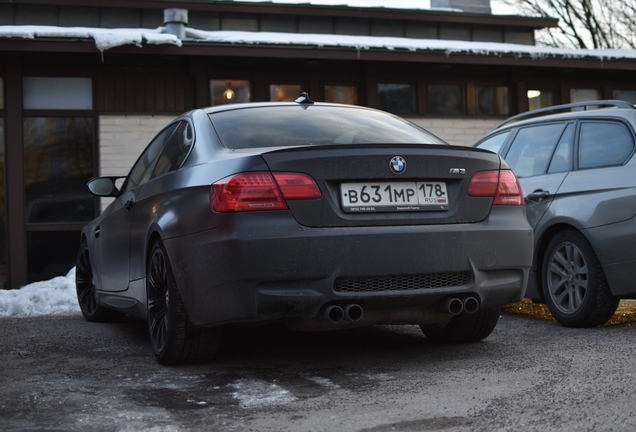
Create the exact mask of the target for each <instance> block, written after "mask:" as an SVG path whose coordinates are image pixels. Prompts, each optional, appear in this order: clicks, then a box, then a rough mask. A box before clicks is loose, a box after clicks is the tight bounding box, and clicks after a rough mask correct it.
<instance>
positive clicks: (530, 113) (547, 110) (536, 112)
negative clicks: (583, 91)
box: [493, 100, 636, 130]
mask: <svg viewBox="0 0 636 432" xmlns="http://www.w3.org/2000/svg"><path fill="white" fill-rule="evenodd" d="M591 106H611V107H614V108H630V109H636V107H634V105H632V104H630V103H628V102H624V101H619V100H600V101H587V102H575V103H569V104H564V105H555V106H551V107H546V108H540V109H538V110H534V111H528V112H524V113H521V114H517V115H516V116H512V117H510V118H509V119H506V120H504V121H503V122H501V123H499V124H498V125H497V126H495V128H494V129H493V130H497V129H499V128H500V127H502V126H503V125H506V124H508V123H511V122H514V121H518V120H521V119H525V118H528V117H534V116H536V115H539V114H544V113H550V112H554V111H560V110H563V109H567V108H577V107H578V108H579V111H585V110H587V109H588V107H591Z"/></svg>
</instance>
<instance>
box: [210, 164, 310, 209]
mask: <svg viewBox="0 0 636 432" xmlns="http://www.w3.org/2000/svg"><path fill="white" fill-rule="evenodd" d="M321 196H322V194H321V193H320V189H318V186H317V185H316V182H315V181H314V179H313V178H311V176H309V175H307V174H298V173H274V175H272V174H271V173H269V172H265V171H263V172H261V171H259V172H246V173H241V174H235V175H232V176H229V177H226V178H224V179H223V180H219V181H218V182H216V183H214V184H213V185H212V189H211V190H210V203H211V206H212V210H214V211H216V212H236V211H252V210H281V209H286V208H287V204H285V200H299V199H316V198H320V197H321Z"/></svg>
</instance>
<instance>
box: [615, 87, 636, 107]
mask: <svg viewBox="0 0 636 432" xmlns="http://www.w3.org/2000/svg"><path fill="white" fill-rule="evenodd" d="M612 98H613V99H616V100H622V101H625V102H629V103H630V104H636V90H614V91H612Z"/></svg>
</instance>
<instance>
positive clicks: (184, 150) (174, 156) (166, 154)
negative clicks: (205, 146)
mask: <svg viewBox="0 0 636 432" xmlns="http://www.w3.org/2000/svg"><path fill="white" fill-rule="evenodd" d="M193 141H194V140H193V134H192V127H190V123H188V122H186V121H182V122H181V123H179V126H178V127H177V129H176V130H175V132H174V133H173V134H172V136H170V138H168V141H167V143H166V145H165V147H164V149H163V153H162V154H161V157H160V158H159V161H158V162H157V166H156V167H155V172H154V174H153V178H154V177H159V176H162V175H164V174H166V173H168V172H170V171H174V170H176V169H177V168H179V167H180V166H181V164H182V163H183V161H184V160H185V158H186V156H188V152H189V151H190V147H192V143H193Z"/></svg>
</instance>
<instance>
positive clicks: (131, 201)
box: [124, 198, 135, 211]
mask: <svg viewBox="0 0 636 432" xmlns="http://www.w3.org/2000/svg"><path fill="white" fill-rule="evenodd" d="M134 205H135V200H134V199H132V198H131V199H129V200H128V201H126V202H125V203H124V208H125V209H126V211H130V209H131V208H133V206H134Z"/></svg>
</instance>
